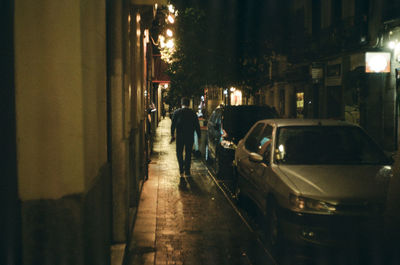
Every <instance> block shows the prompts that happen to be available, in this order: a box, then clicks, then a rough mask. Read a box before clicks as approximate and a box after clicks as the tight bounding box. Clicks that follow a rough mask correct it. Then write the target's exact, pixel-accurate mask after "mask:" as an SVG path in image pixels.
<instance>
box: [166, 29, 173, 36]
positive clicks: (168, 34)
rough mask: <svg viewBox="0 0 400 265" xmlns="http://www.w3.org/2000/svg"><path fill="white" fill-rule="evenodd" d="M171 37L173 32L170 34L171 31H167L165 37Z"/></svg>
mask: <svg viewBox="0 0 400 265" xmlns="http://www.w3.org/2000/svg"><path fill="white" fill-rule="evenodd" d="M172 35H174V34H173V32H172V30H170V29H167V36H168V37H172Z"/></svg>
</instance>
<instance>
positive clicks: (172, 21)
mask: <svg viewBox="0 0 400 265" xmlns="http://www.w3.org/2000/svg"><path fill="white" fill-rule="evenodd" d="M168 21H169V23H171V24H173V23H174V22H175V19H174V17H173V16H171V15H168Z"/></svg>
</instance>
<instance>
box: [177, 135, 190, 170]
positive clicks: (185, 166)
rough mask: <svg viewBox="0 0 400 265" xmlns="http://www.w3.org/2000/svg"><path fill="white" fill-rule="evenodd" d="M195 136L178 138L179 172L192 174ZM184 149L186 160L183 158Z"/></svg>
mask: <svg viewBox="0 0 400 265" xmlns="http://www.w3.org/2000/svg"><path fill="white" fill-rule="evenodd" d="M192 148H193V137H192V138H191V139H184V138H179V137H177V138H176V157H177V158H178V163H179V172H180V173H183V172H185V173H186V174H190V164H191V161H192ZM183 149H185V160H183Z"/></svg>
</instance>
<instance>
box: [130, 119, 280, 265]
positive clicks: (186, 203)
mask: <svg viewBox="0 0 400 265" xmlns="http://www.w3.org/2000/svg"><path fill="white" fill-rule="evenodd" d="M169 140H170V119H168V118H167V119H163V120H162V121H161V122H160V124H159V127H158V128H157V133H156V138H155V142H154V154H153V156H152V161H151V163H150V165H149V179H148V180H147V181H146V182H145V183H144V186H143V190H142V194H141V198H140V204H139V209H138V213H137V218H136V222H135V226H134V230H133V236H132V240H131V242H130V244H129V246H128V252H127V256H126V262H125V264H127V265H133V264H276V263H275V262H274V260H273V259H272V258H271V256H270V255H269V253H268V251H266V249H265V248H264V247H263V245H262V244H261V242H260V241H259V239H258V237H257V234H255V233H254V232H253V231H252V230H251V228H249V226H248V225H247V224H246V223H245V222H244V221H243V219H242V218H241V217H240V215H238V212H237V211H236V210H235V206H234V205H232V204H231V203H230V201H229V200H227V198H226V195H225V194H224V192H223V190H221V189H220V188H219V186H218V183H217V182H215V179H213V177H212V175H211V174H210V172H209V170H208V169H207V167H206V166H205V165H204V164H203V162H202V160H201V159H199V158H198V157H197V158H196V157H193V160H192V169H191V173H192V175H191V177H185V179H184V181H180V176H179V170H178V162H177V160H176V155H175V143H172V144H170V143H169Z"/></svg>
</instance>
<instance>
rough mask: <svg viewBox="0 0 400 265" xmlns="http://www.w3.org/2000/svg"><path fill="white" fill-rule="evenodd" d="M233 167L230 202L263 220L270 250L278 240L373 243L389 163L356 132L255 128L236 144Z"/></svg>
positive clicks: (292, 125)
mask: <svg viewBox="0 0 400 265" xmlns="http://www.w3.org/2000/svg"><path fill="white" fill-rule="evenodd" d="M235 162H236V163H235V164H236V166H237V173H238V186H237V189H236V196H237V198H238V199H240V198H247V199H251V201H252V202H254V205H256V206H257V207H258V208H259V210H260V212H261V213H263V215H264V216H265V227H266V238H267V239H268V240H267V242H268V243H269V245H270V246H271V247H272V248H277V247H278V246H279V243H280V242H281V241H282V240H283V239H286V240H289V241H290V242H295V243H297V244H299V243H300V244H302V245H304V244H305V245H310V244H311V245H314V246H315V245H318V246H344V245H345V244H348V243H352V242H351V240H352V239H354V238H357V240H359V239H362V240H361V241H358V242H363V241H366V242H379V241H378V240H377V239H379V236H380V235H382V233H381V231H380V228H382V220H383V219H382V218H383V212H384V208H385V200H386V191H387V187H388V183H389V180H390V178H391V177H392V169H391V164H392V162H393V161H392V159H391V158H390V157H387V156H386V154H385V153H384V151H383V150H382V149H381V148H380V147H379V146H378V145H377V144H376V143H375V142H374V141H373V140H372V139H371V138H370V137H369V136H368V135H367V134H366V133H365V131H364V130H363V129H361V128H360V127H359V126H357V125H354V124H349V123H346V122H341V121H334V120H312V119H310V120H300V119H292V120H290V119H277V120H263V121H259V122H257V123H256V124H255V125H254V126H253V127H252V128H251V129H250V130H249V132H248V133H247V135H246V136H245V137H244V138H243V139H242V140H241V141H240V142H239V144H238V147H237V150H236V153H235ZM239 201H241V200H239ZM353 236H354V237H353Z"/></svg>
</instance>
